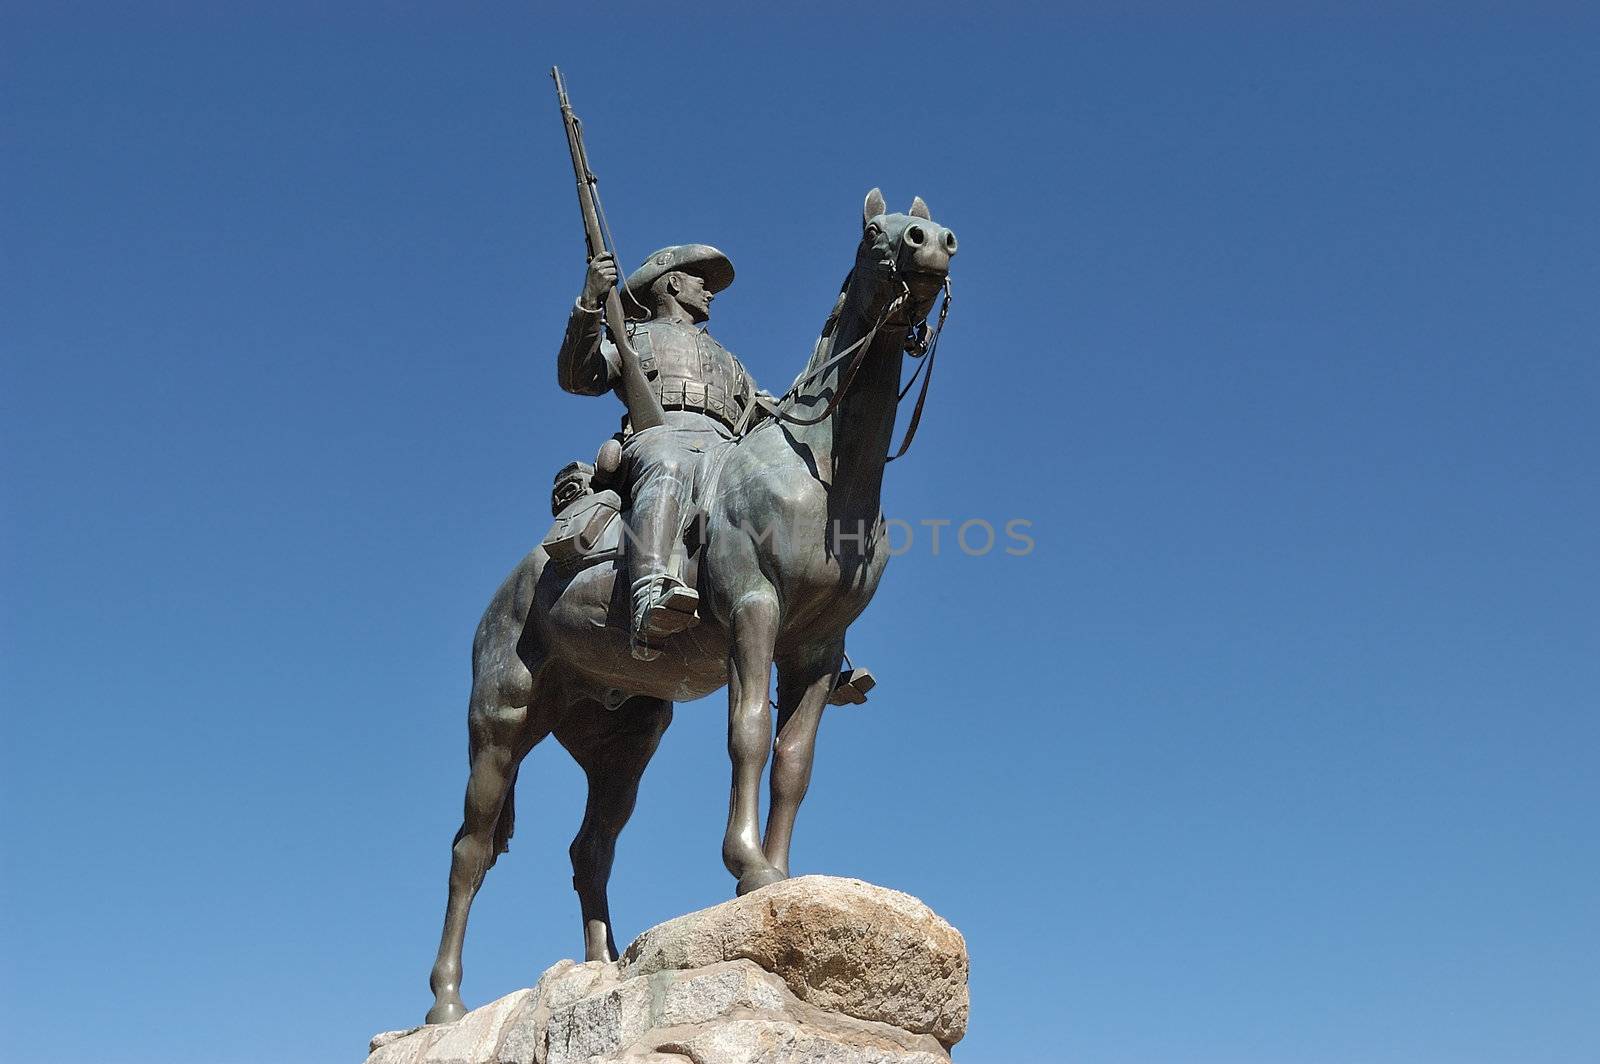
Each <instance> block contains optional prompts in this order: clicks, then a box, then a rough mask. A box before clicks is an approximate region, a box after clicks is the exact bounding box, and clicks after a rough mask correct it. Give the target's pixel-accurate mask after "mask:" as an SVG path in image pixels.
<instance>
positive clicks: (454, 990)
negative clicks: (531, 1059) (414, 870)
mask: <svg viewBox="0 0 1600 1064" xmlns="http://www.w3.org/2000/svg"><path fill="white" fill-rule="evenodd" d="M505 702H506V699H504V698H503V697H500V693H499V691H498V690H495V691H492V692H490V693H489V694H487V695H485V696H483V697H481V698H480V696H479V692H478V691H477V690H474V692H473V700H472V706H471V707H470V709H469V711H468V714H467V729H468V735H469V741H468V746H469V748H470V750H469V753H470V755H471V763H472V768H471V772H470V774H469V775H468V777H467V797H466V803H465V806H466V808H465V811H464V813H463V816H462V820H461V830H460V831H458V832H456V838H455V844H454V846H452V847H451V852H450V900H449V901H448V903H446V905H445V915H444V931H443V932H442V933H441V934H440V936H439V954H438V956H437V957H436V958H435V960H434V962H433V972H432V974H431V975H430V976H429V979H428V985H429V986H430V987H431V988H432V989H433V1007H432V1008H431V1009H429V1010H428V1016H427V1021H426V1022H428V1023H449V1022H451V1021H452V1020H459V1019H460V1018H461V1017H462V1016H464V1015H466V1011H467V1010H466V1006H465V1005H463V1004H462V1002H461V947H462V944H463V943H464V942H465V940H466V936H467V914H468V913H469V912H470V911H471V909H472V899H473V898H475V897H476V896H477V894H478V888H479V887H481V886H483V877H484V875H485V874H486V873H487V872H488V871H489V868H490V866H491V865H493V864H494V862H495V858H496V856H498V852H497V851H498V849H499V848H503V844H504V841H505V836H506V835H507V834H508V832H504V831H497V830H496V828H497V826H499V821H500V817H501V812H502V810H503V809H504V808H505V806H506V799H507V796H508V795H509V794H510V791H511V785H512V783H513V782H514V781H515V779H516V772H517V765H518V764H519V763H520V762H521V761H522V759H523V757H524V756H526V755H527V753H528V751H529V750H531V749H533V746H534V744H535V743H537V742H538V741H539V740H540V739H543V738H544V736H545V735H546V734H547V733H548V728H546V729H545V730H543V731H537V730H535V729H530V728H529V727H528V721H529V706H526V705H524V706H513V705H507V704H505ZM497 843H498V844H499V846H497Z"/></svg>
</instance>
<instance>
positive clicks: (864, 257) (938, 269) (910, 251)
mask: <svg viewBox="0 0 1600 1064" xmlns="http://www.w3.org/2000/svg"><path fill="white" fill-rule="evenodd" d="M956 247H957V243H956V235H955V233H953V232H951V231H950V230H949V229H946V228H945V227H944V226H942V225H940V224H939V223H938V222H935V221H934V220H933V218H932V216H931V215H930V214H929V212H928V205H927V204H926V203H923V202H922V197H921V196H917V197H914V198H913V199H912V201H911V209H910V210H909V211H907V212H906V213H905V214H899V213H893V214H891V213H890V212H889V209H888V206H887V204H885V202H884V199H883V193H882V191H880V190H878V189H873V190H872V191H871V192H869V193H867V200H866V203H865V204H864V205H863V208H862V218H861V244H860V245H859V246H858V247H857V249H856V272H857V274H858V276H859V275H863V274H865V275H866V276H869V277H871V278H872V280H873V281H874V282H875V284H876V287H877V289H878V291H879V292H880V293H881V294H882V296H883V298H886V299H893V298H895V297H896V296H899V295H902V294H903V295H904V298H903V299H902V300H901V302H900V304H899V305H898V306H896V307H894V309H893V311H892V314H891V316H890V318H889V319H888V321H887V322H886V324H893V325H905V326H913V325H916V324H918V323H919V322H922V321H924V320H925V319H926V318H927V316H928V313H929V311H931V310H932V309H933V303H934V300H935V299H936V298H937V297H938V295H939V291H940V289H942V288H943V287H944V285H945V279H946V277H947V276H948V275H949V273H950V258H951V256H953V255H954V254H955V253H956ZM902 285H903V286H904V287H903V289H902V288H901V287H900V286H902Z"/></svg>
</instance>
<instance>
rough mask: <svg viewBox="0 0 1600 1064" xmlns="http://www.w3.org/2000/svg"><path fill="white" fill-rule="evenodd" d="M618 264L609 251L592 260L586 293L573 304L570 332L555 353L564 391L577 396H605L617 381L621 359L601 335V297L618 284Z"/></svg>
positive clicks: (562, 339) (558, 373)
mask: <svg viewBox="0 0 1600 1064" xmlns="http://www.w3.org/2000/svg"><path fill="white" fill-rule="evenodd" d="M616 279H617V267H616V264H615V262H613V261H612V258H611V255H610V254H609V253H605V254H600V255H596V256H595V257H594V259H593V260H591V261H590V263H589V271H588V275H587V276H586V277H585V279H584V284H583V294H582V295H580V296H578V298H577V300H576V302H574V303H573V306H572V315H571V316H570V317H569V318H568V319H567V332H566V335H565V336H563V337H562V338H561V350H560V352H558V353H557V355H556V377H557V379H558V380H559V381H560V383H561V387H562V390H564V391H568V392H571V393H573V394H574V395H604V394H605V393H606V392H608V391H610V390H611V388H612V386H613V385H614V384H615V383H616V380H617V375H618V374H619V373H620V372H621V367H622V362H621V359H620V358H619V357H618V355H617V349H616V347H614V346H613V345H612V344H611V342H610V341H608V340H606V339H604V338H603V337H602V335H601V328H600V324H601V313H600V305H601V304H600V300H602V299H604V298H605V293H606V292H607V291H609V289H610V287H611V285H613V284H615V283H616Z"/></svg>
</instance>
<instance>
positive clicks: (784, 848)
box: [762, 642, 844, 876]
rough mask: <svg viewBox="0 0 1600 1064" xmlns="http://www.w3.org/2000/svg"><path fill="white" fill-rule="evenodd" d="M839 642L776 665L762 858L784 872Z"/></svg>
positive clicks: (841, 648)
mask: <svg viewBox="0 0 1600 1064" xmlns="http://www.w3.org/2000/svg"><path fill="white" fill-rule="evenodd" d="M843 655H844V644H843V643H842V642H841V643H837V644H834V645H832V646H829V647H827V648H825V649H823V650H822V651H820V652H817V653H814V654H811V655H809V660H802V661H799V662H784V663H781V664H780V665H779V666H778V737H777V738H776V739H775V740H773V743H772V808H771V810H769V811H768V813H767V836H766V841H765V844H764V845H763V847H762V849H763V850H764V852H765V853H766V856H767V860H768V861H771V862H772V865H773V867H774V868H776V869H777V870H778V871H779V872H782V873H783V874H784V875H785V876H787V875H788V874H789V842H790V840H791V838H792V837H793V835H794V818H795V815H796V814H797V813H799V812H800V803H801V802H802V801H804V800H805V796H806V790H807V788H809V787H810V786H811V763H812V760H813V759H814V758H815V756H816V749H817V726H818V725H819V724H821V723H822V711H823V709H825V708H826V707H827V704H828V695H829V694H830V693H831V692H832V691H833V683H834V679H835V678H836V677H837V676H838V675H839V662H840V659H841V658H842V657H843Z"/></svg>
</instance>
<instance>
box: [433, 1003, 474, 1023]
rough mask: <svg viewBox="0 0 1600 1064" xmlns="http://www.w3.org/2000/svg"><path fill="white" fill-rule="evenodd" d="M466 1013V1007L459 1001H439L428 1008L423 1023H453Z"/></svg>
mask: <svg viewBox="0 0 1600 1064" xmlns="http://www.w3.org/2000/svg"><path fill="white" fill-rule="evenodd" d="M466 1014H467V1007H466V1006H465V1005H463V1004H462V1003H461V1002H459V1001H441V1002H439V1003H438V1004H437V1005H435V1006H434V1007H433V1008H431V1009H429V1010H428V1018H427V1019H426V1020H424V1021H423V1022H424V1023H430V1024H432V1023H455V1022H456V1021H457V1020H459V1019H460V1018H461V1017H463V1016H465V1015H466Z"/></svg>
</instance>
